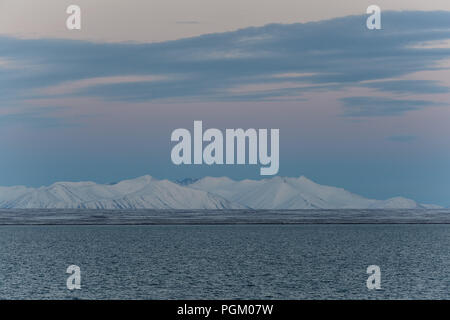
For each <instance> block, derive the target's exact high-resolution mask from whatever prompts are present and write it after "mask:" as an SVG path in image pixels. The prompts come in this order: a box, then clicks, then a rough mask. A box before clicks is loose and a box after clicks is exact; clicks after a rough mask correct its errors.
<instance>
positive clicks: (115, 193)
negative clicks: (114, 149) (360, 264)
mask: <svg viewBox="0 0 450 320" xmlns="http://www.w3.org/2000/svg"><path fill="white" fill-rule="evenodd" d="M0 208H3V209H11V208H34V209H38V208H39V209H41V208H48V209H76V208H80V209H278V210H282V209H430V208H439V207H438V206H434V205H425V204H419V203H417V202H415V201H414V200H411V199H406V198H402V197H395V198H391V199H387V200H374V199H367V198H364V197H361V196H359V195H356V194H354V193H351V192H349V191H346V190H344V189H341V188H335V187H330V186H324V185H320V184H317V183H315V182H313V181H311V180H309V179H307V178H305V177H303V176H302V177H299V178H283V177H274V178H269V179H263V180H242V181H235V180H231V179H229V178H226V177H221V178H213V177H205V178H202V179H185V180H182V181H178V183H174V182H171V181H169V180H158V179H155V178H153V177H151V176H148V175H146V176H142V177H139V178H136V179H131V180H124V181H121V182H118V183H114V184H97V183H94V182H57V183H54V184H52V185H50V186H44V187H39V188H28V187H24V186H14V187H0Z"/></svg>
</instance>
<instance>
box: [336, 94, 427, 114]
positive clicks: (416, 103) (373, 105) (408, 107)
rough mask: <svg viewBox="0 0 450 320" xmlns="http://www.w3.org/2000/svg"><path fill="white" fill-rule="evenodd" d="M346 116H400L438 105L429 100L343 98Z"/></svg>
mask: <svg viewBox="0 0 450 320" xmlns="http://www.w3.org/2000/svg"><path fill="white" fill-rule="evenodd" d="M341 101H342V102H343V104H344V114H343V115H344V116H347V117H386V116H399V115H402V114H404V113H405V112H408V111H414V110H420V109H423V108H425V107H428V106H433V105H436V103H434V102H432V101H427V100H409V99H403V100H401V99H390V98H380V97H347V98H342V99H341Z"/></svg>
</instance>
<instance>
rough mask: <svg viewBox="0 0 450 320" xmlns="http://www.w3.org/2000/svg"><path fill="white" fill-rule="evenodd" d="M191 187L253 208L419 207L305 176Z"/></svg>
mask: <svg viewBox="0 0 450 320" xmlns="http://www.w3.org/2000/svg"><path fill="white" fill-rule="evenodd" d="M189 186H190V187H191V188H194V189H199V190H208V191H209V192H212V193H216V194H218V195H221V196H222V197H224V198H226V199H229V200H230V201H233V202H237V203H240V204H242V205H245V206H248V207H251V208H254V209H420V208H431V207H436V206H429V205H421V204H418V203H417V202H415V201H414V200H410V199H406V198H400V197H397V198H391V199H388V200H374V199H367V198H364V197H361V196H359V195H356V194H354V193H351V192H349V191H346V190H344V189H342V188H335V187H330V186H323V185H320V184H317V183H315V182H313V181H311V180H309V179H307V178H306V177H303V176H301V177H299V178H282V177H274V178H270V179H263V180H242V181H234V180H231V179H229V178H226V177H222V178H211V177H206V178H203V179H200V180H198V181H196V182H194V183H192V184H191V185H189Z"/></svg>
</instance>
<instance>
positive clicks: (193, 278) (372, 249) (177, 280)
mask: <svg viewBox="0 0 450 320" xmlns="http://www.w3.org/2000/svg"><path fill="white" fill-rule="evenodd" d="M449 244H450V225H448V224H431V225H423V224H356V225H347V224H307V225H298V224H297V225H261V224H255V225H122V226H116V225H109V226H107V225H106V226H105V225H103V226H101V225H89V226H82V225H78V226H75V225H51V226H45V225H42V226H30V225H28V226H11V225H10V226H0V298H1V299H48V298H56V299H449V298H450V249H449ZM72 264H75V265H78V266H79V267H80V268H81V289H80V290H75V291H69V290H68V289H67V288H66V279H67V277H68V276H69V275H68V274H66V273H65V271H66V268H67V267H68V266H69V265H72ZM373 264H375V265H378V266H380V268H381V289H380V290H368V289H367V287H366V279H367V277H368V275H367V274H366V268H367V266H369V265H373Z"/></svg>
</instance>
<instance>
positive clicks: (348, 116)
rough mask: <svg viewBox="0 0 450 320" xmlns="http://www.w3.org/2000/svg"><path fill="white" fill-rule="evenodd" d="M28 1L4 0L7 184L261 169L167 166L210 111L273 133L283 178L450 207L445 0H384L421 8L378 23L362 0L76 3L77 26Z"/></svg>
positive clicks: (231, 124) (235, 174) (2, 175)
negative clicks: (186, 132) (370, 23)
mask: <svg viewBox="0 0 450 320" xmlns="http://www.w3.org/2000/svg"><path fill="white" fill-rule="evenodd" d="M392 2H394V3H395V5H393V4H391V3H392ZM32 3H33V4H29V2H24V1H14V2H12V1H2V0H0V150H1V157H0V185H17V184H24V185H32V186H38V185H43V184H50V183H52V182H55V181H61V180H71V181H79V180H92V181H96V182H112V181H117V180H121V179H125V178H131V177H135V176H140V175H143V174H151V175H153V176H155V177H158V178H169V179H177V178H183V177H201V176H205V175H212V176H221V175H226V176H230V177H232V178H235V179H245V178H260V176H259V165H255V166H211V167H208V166H206V165H205V166H180V167H177V166H175V165H173V164H172V163H171V161H170V150H171V148H172V146H173V143H171V142H170V133H171V132H172V131H173V130H174V129H176V128H188V129H190V130H192V126H193V121H194V120H203V125H204V127H205V128H211V127H214V128H219V129H223V130H224V129H225V128H238V127H242V128H251V127H254V128H279V129H280V171H279V175H282V176H300V175H305V176H307V177H309V178H310V179H313V180H315V181H316V182H318V183H322V184H329V185H334V186H339V187H343V188H346V189H348V190H350V191H353V192H356V193H359V194H361V195H364V196H367V197H373V198H378V199H384V198H388V197H391V196H405V197H409V198H413V199H415V200H417V201H420V202H425V203H435V204H440V205H445V206H449V205H450V165H449V164H450V139H449V137H450V125H449V123H450V106H449V103H450V71H449V68H450V3H449V2H448V1H433V2H432V4H429V3H424V2H423V1H378V3H377V4H378V5H379V6H381V8H382V9H383V10H384V9H395V10H399V9H411V10H412V9H414V10H416V11H406V12H405V11H403V12H400V11H388V12H386V11H383V12H382V28H383V29H382V30H377V31H369V30H367V29H366V27H365V21H366V17H367V15H366V14H365V8H366V7H367V6H368V5H369V4H372V3H367V4H366V2H365V1H346V2H345V5H344V4H340V5H337V4H336V3H334V2H332V1H315V2H314V5H310V4H308V5H306V4H301V2H300V1H288V0H283V1H276V2H275V1H258V2H257V1H253V0H249V1H245V3H244V4H242V1H241V2H238V1H234V0H233V1H227V2H225V1H203V0H195V1H165V2H163V1H159V0H158V1H150V2H148V3H147V4H146V5H145V7H143V6H144V5H143V4H142V3H140V2H117V3H115V5H114V6H112V5H111V3H114V2H111V1H108V2H107V3H108V4H106V2H103V1H98V2H97V1H96V2H95V3H96V5H95V6H94V5H93V4H92V2H91V3H89V2H87V1H77V2H76V3H77V4H79V5H80V6H81V8H82V19H83V20H82V28H83V30H81V31H68V30H66V29H65V18H66V16H67V15H66V14H65V7H66V6H67V5H68V4H71V3H75V2H71V1H68V2H67V3H66V2H65V1H58V2H57V1H36V2H32ZM35 3H39V5H36V4H35ZM98 3H100V4H98ZM101 3H105V4H104V5H103V6H102V5H101ZM125 3H127V5H125ZM132 3H136V4H135V5H134V6H133V5H131V4H132ZM165 3H166V4H165ZM211 3H215V6H212V5H211ZM257 3H258V5H256V4H257ZM188 4H189V5H188ZM327 4H329V6H327ZM30 6H31V7H30ZM433 10H446V11H439V12H438V11H433ZM119 13H121V14H122V15H125V17H124V16H121V15H120V14H119ZM41 14H43V15H44V17H45V19H44V17H42V16H41ZM121 17H122V18H121ZM130 17H132V18H130ZM336 17H337V18H336ZM308 21H312V22H308ZM271 22H282V23H283V24H273V23H272V24H268V23H271ZM299 22H301V23H299ZM211 32H214V33H211ZM188 37H189V38H188ZM174 39H177V40H174ZM168 40H172V41H168Z"/></svg>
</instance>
